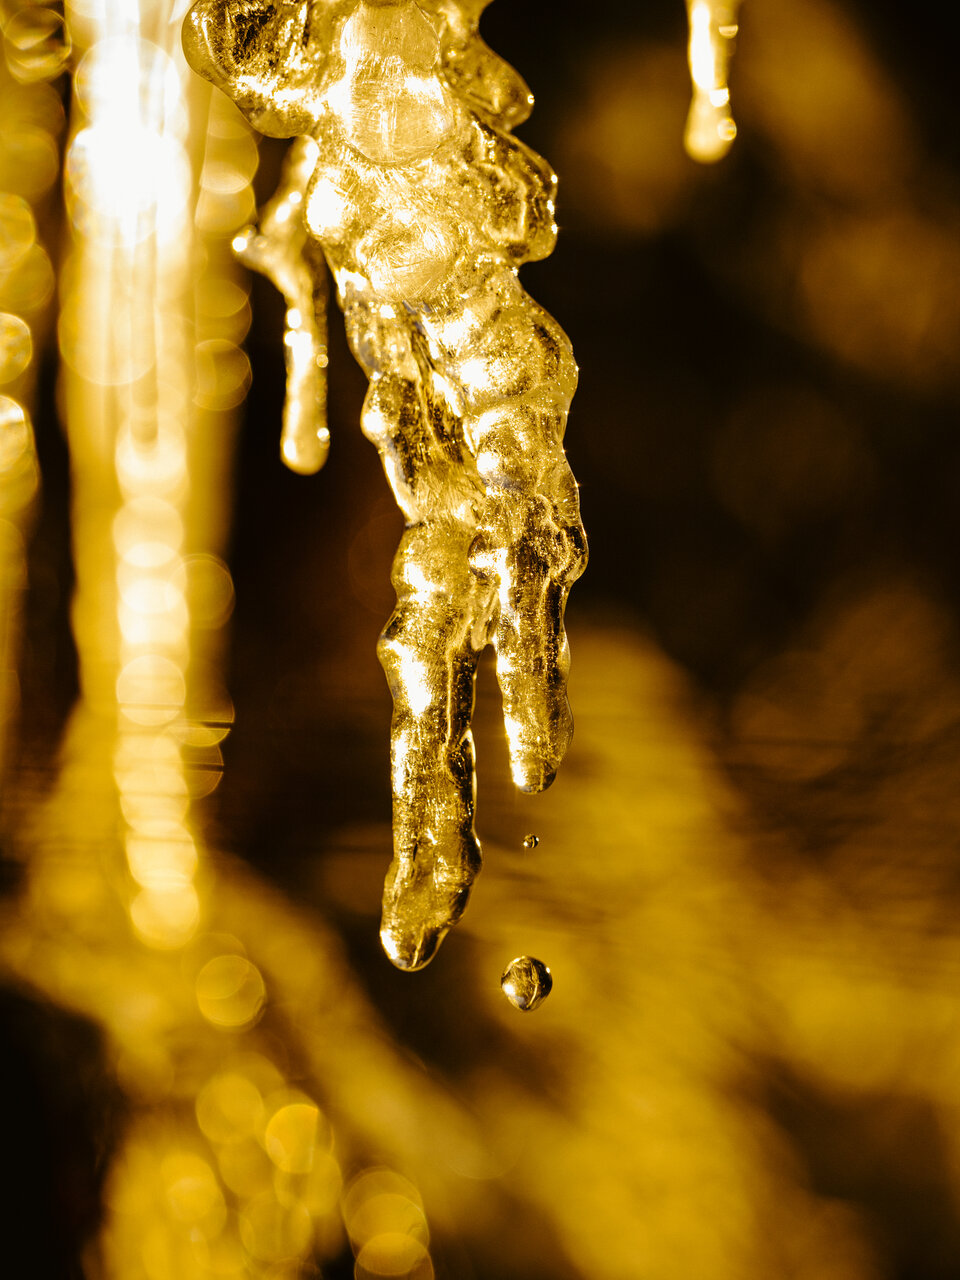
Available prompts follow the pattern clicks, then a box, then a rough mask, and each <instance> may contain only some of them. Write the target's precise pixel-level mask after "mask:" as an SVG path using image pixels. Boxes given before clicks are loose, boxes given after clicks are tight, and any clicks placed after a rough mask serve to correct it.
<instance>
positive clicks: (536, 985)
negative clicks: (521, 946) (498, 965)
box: [500, 956, 553, 1013]
mask: <svg viewBox="0 0 960 1280" xmlns="http://www.w3.org/2000/svg"><path fill="white" fill-rule="evenodd" d="M500 986H501V988H502V990H503V994H504V995H505V996H506V997H507V999H508V1000H509V1001H510V1003H511V1004H512V1005H513V1006H514V1008H516V1009H522V1010H523V1012H524V1013H530V1012H531V1010H533V1009H536V1008H538V1007H539V1006H540V1005H541V1004H543V1002H544V1000H546V998H547V996H548V995H549V994H550V992H551V990H552V988H553V978H552V977H551V975H550V970H549V969H548V968H547V966H546V965H545V964H544V963H543V961H542V960H537V959H535V957H534V956H517V958H516V960H511V961H510V963H509V964H508V965H507V967H506V969H504V971H503V976H502V978H501V979H500Z"/></svg>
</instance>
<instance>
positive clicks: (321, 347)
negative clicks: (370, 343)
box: [233, 138, 330, 475]
mask: <svg viewBox="0 0 960 1280" xmlns="http://www.w3.org/2000/svg"><path fill="white" fill-rule="evenodd" d="M316 162H317V148H316V144H315V143H314V141H313V139H312V138H298V139H297V140H296V141H295V142H294V143H293V145H292V146H291V148H290V152H289V154H288V156H287V160H286V164H285V167H284V176H283V179H282V181H281V184H280V187H279V188H278V190H277V192H276V194H275V195H274V197H273V199H272V200H271V201H270V203H269V204H268V205H267V206H266V208H265V209H264V210H263V213H262V215H261V217H260V225H259V228H257V227H255V226H249V227H245V228H244V229H243V230H242V231H241V232H239V233H238V235H237V236H236V238H235V239H234V242H233V248H234V252H235V253H236V255H237V257H238V258H239V259H240V261H241V262H242V263H244V264H245V265H246V266H248V267H250V268H251V269H252V270H254V271H259V272H260V273H261V274H262V275H265V276H266V277H267V279H268V280H270V281H272V283H273V284H275V285H276V287H277V288H278V289H279V290H280V292H281V293H282V294H283V297H284V301H285V302H286V304H287V312H286V325H285V331H284V335H283V345H284V354H285V359H286V365H287V394H286V397H285V399H284V402H283V432H282V435H281V437H280V456H281V457H282V458H283V460H284V462H285V463H286V464H287V466H288V467H289V468H290V470H291V471H297V472H299V473H300V474H301V475H312V474H313V473H314V472H315V471H319V470H320V468H321V467H322V466H323V464H324V463H325V462H326V460H327V454H328V452H329V450H330V432H329V430H328V428H327V379H326V368H327V273H326V268H325V266H324V261H323V252H322V250H321V249H320V247H319V245H318V244H317V243H316V242H315V241H313V240H311V238H310V237H309V236H308V235H307V229H306V227H305V226H304V222H303V198H304V191H305V189H306V185H307V182H308V181H309V179H310V176H311V174H312V173H313V170H314V168H315V166H316Z"/></svg>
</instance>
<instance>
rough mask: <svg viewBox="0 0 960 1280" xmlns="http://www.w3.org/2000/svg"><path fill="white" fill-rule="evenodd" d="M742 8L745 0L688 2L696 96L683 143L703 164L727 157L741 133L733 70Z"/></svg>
mask: <svg viewBox="0 0 960 1280" xmlns="http://www.w3.org/2000/svg"><path fill="white" fill-rule="evenodd" d="M739 7H740V0H687V16H688V19H689V23H690V45H689V59H690V78H691V80H692V81H693V100H692V102H691V103H690V114H689V115H688V116H687V127H686V133H685V134H684V139H683V141H684V146H685V147H686V149H687V153H688V155H690V156H691V157H692V158H693V159H694V160H699V161H701V162H702V163H703V164H712V163H713V162H714V161H716V160H721V159H722V158H723V157H724V156H725V155H726V154H727V152H728V151H729V150H730V147H731V146H732V145H733V140H734V138H735V137H736V136H737V126H736V124H735V123H734V120H733V116H732V115H731V113H730V87H729V85H728V84H727V70H728V67H729V65H730V55H731V53H732V52H733V41H734V38H735V36H736V34H737V10H738V8H739Z"/></svg>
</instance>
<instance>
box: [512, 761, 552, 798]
mask: <svg viewBox="0 0 960 1280" xmlns="http://www.w3.org/2000/svg"><path fill="white" fill-rule="evenodd" d="M510 772H511V773H512V775H513V781H514V785H515V786H516V787H517V788H518V790H520V791H523V792H524V793H525V794H527V795H535V794H536V793H537V792H538V791H546V789H547V787H549V786H551V785H552V783H553V781H554V779H555V778H556V776H557V770H556V768H553V769H551V768H550V767H549V765H547V764H546V763H545V761H543V760H529V759H527V760H518V761H516V762H515V763H514V764H513V765H512V766H511V769H510Z"/></svg>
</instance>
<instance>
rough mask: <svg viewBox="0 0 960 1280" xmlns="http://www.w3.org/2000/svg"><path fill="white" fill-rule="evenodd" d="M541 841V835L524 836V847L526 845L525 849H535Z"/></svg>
mask: <svg viewBox="0 0 960 1280" xmlns="http://www.w3.org/2000/svg"><path fill="white" fill-rule="evenodd" d="M539 843H540V837H539V836H524V837H523V847H524V848H525V849H535V848H536V847H537V845H538V844H539Z"/></svg>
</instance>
